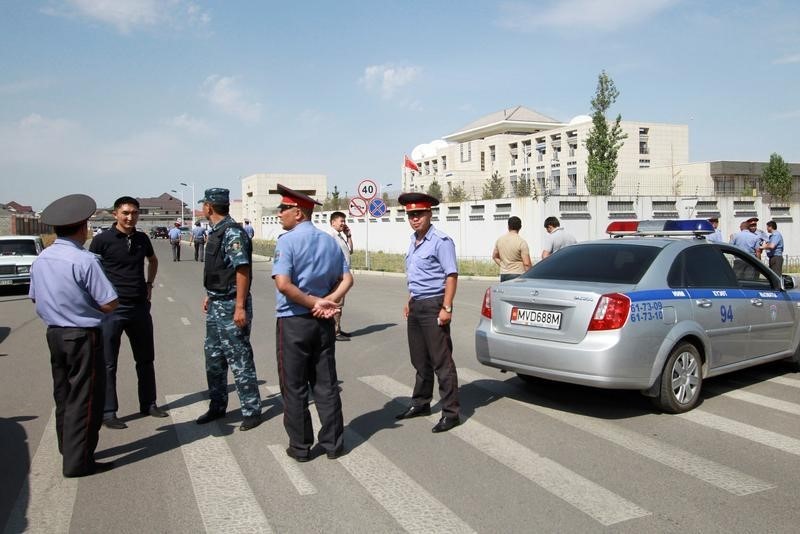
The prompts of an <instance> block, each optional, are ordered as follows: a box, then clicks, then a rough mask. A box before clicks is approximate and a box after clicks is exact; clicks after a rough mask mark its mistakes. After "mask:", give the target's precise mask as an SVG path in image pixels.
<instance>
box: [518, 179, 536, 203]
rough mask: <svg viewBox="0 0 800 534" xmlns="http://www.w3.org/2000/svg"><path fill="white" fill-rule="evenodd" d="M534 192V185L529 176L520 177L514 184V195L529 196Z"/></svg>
mask: <svg viewBox="0 0 800 534" xmlns="http://www.w3.org/2000/svg"><path fill="white" fill-rule="evenodd" d="M532 194H533V185H532V184H531V180H530V179H528V178H520V179H519V180H517V183H515V184H514V196H516V197H520V198H528V197H530V196H531V195H532Z"/></svg>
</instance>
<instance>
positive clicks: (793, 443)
mask: <svg viewBox="0 0 800 534" xmlns="http://www.w3.org/2000/svg"><path fill="white" fill-rule="evenodd" d="M676 417H680V418H681V419H685V420H687V421H691V422H693V423H697V424H698V425H703V426H706V427H709V428H713V429H714V430H719V431H720V432H725V433H726V434H731V435H732V436H736V437H739V438H743V439H746V440H749V441H754V442H756V443H760V444H761V445H766V446H767V447H772V448H773V449H778V450H780V451H783V452H788V453H789V454H794V455H796V456H800V439H795V438H792V437H789V436H784V435H783V434H778V433H777V432H772V431H770V430H765V429H763V428H758V427H757V426H753V425H748V424H747V423H741V422H739V421H734V420H733V419H728V418H727V417H722V416H720V415H715V414H712V413H710V412H706V411H705V410H698V409H694V410H692V411H691V412H686V413H682V414H679V415H677V416H676Z"/></svg>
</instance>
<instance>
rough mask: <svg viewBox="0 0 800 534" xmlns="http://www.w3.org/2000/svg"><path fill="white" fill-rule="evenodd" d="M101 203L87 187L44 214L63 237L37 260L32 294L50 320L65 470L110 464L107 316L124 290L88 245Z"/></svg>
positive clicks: (75, 473) (79, 471) (88, 470)
mask: <svg viewBox="0 0 800 534" xmlns="http://www.w3.org/2000/svg"><path fill="white" fill-rule="evenodd" d="M95 209H96V205H95V202H94V200H92V199H91V198H90V197H88V196H86V195H68V196H66V197H63V198H60V199H58V200H56V201H54V202H53V203H52V204H50V205H49V206H47V207H46V208H45V209H44V211H43V212H42V214H41V220H42V222H43V223H45V224H50V225H53V226H54V227H55V233H56V236H57V238H56V240H55V242H54V243H53V244H52V245H51V246H49V247H47V248H46V249H45V250H44V252H42V254H41V255H39V257H38V258H37V259H36V261H35V262H33V266H32V267H31V284H30V290H29V296H30V298H31V300H33V302H34V304H35V305H36V313H37V314H38V315H39V317H41V318H42V320H43V321H44V322H45V324H46V325H47V345H48V347H49V348H50V365H51V367H52V371H53V398H54V400H55V403H56V435H57V437H58V450H59V452H60V453H61V455H62V460H63V463H62V469H63V474H64V476H65V477H79V476H85V475H91V474H93V473H97V472H101V471H106V470H108V469H109V468H111V467H112V465H113V463H111V462H109V463H99V462H95V460H94V451H95V448H96V447H97V440H98V433H99V431H100V425H101V422H102V417H103V389H104V386H105V370H104V360H103V340H102V336H101V333H100V323H101V321H102V319H103V316H104V314H107V313H110V312H111V311H113V310H114V308H116V307H117V293H116V291H114V287H113V286H112V285H111V282H109V280H108V278H106V275H105V274H104V273H103V268H102V266H101V265H100V262H99V261H98V260H97V258H96V257H95V256H94V255H93V254H91V253H90V252H87V251H86V250H85V249H84V248H83V244H84V242H86V239H87V238H88V236H89V228H88V226H87V224H86V222H87V220H88V219H89V217H91V216H92V215H93V214H94V212H95Z"/></svg>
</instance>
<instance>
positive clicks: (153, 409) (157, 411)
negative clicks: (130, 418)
mask: <svg viewBox="0 0 800 534" xmlns="http://www.w3.org/2000/svg"><path fill="white" fill-rule="evenodd" d="M139 413H141V414H142V415H149V416H151V417H167V416H169V414H168V413H167V412H165V411H164V410H162V409H161V408H159V407H158V406H156V405H155V404H151V405H150V407H149V408H148V409H146V410H142V411H141V412H139Z"/></svg>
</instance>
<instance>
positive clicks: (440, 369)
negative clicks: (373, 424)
mask: <svg viewBox="0 0 800 534" xmlns="http://www.w3.org/2000/svg"><path fill="white" fill-rule="evenodd" d="M443 301H444V300H443V297H433V298H429V299H421V300H412V301H411V302H410V304H409V308H408V350H409V352H410V354H411V365H413V366H414V369H416V370H417V380H416V382H415V383H414V394H413V396H412V398H411V402H412V404H413V405H414V406H421V405H423V404H428V403H430V402H431V400H433V375H434V373H435V374H436V378H438V380H439V397H440V398H441V402H442V415H444V416H446V417H457V416H458V408H459V403H458V375H457V374H456V364H455V363H454V362H453V340H452V339H451V338H450V325H449V324H448V325H446V326H439V325H438V324H437V322H436V320H437V318H438V317H439V310H441V309H442V303H443Z"/></svg>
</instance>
